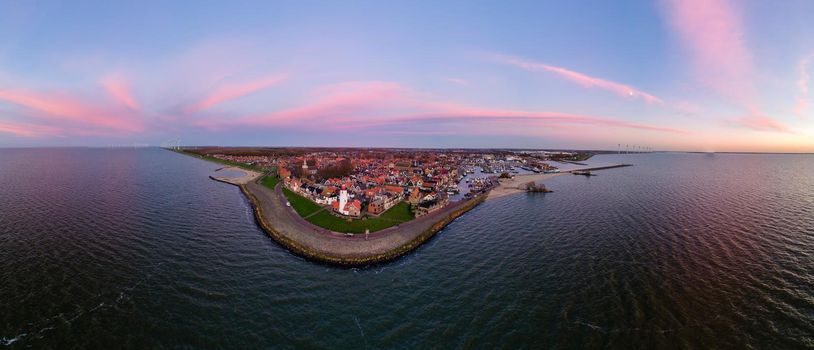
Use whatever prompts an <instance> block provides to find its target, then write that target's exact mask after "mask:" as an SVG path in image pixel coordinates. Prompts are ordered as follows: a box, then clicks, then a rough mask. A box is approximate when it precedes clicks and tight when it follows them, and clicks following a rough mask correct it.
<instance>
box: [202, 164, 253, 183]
mask: <svg viewBox="0 0 814 350" xmlns="http://www.w3.org/2000/svg"><path fill="white" fill-rule="evenodd" d="M221 170H232V171H239V172H241V173H243V176H239V177H231V176H214V175H212V176H210V177H211V178H212V179H213V180H217V181H222V182H226V183H230V184H233V185H245V184H247V183H249V182H251V181H252V180H254V179H256V178H258V177H260V175H262V174H261V173H258V172H256V171H251V170H246V169H242V168H238V167H234V166H228V167H223V168H220V169H218V170H216V171H221Z"/></svg>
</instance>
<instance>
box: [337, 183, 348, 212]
mask: <svg viewBox="0 0 814 350" xmlns="http://www.w3.org/2000/svg"><path fill="white" fill-rule="evenodd" d="M346 205H348V189H347V188H345V185H342V190H341V191H339V212H340V213H342V214H345V215H347V211H346V210H345V206H346Z"/></svg>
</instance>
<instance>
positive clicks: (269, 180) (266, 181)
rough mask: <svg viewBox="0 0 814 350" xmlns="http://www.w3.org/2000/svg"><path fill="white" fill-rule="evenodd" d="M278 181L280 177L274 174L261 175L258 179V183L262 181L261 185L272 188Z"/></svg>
mask: <svg viewBox="0 0 814 350" xmlns="http://www.w3.org/2000/svg"><path fill="white" fill-rule="evenodd" d="M279 182H280V178H278V177H276V176H263V178H262V179H260V183H262V184H263V186H266V187H268V188H270V189H272V190H273V189H274V187H275V186H277V183H279Z"/></svg>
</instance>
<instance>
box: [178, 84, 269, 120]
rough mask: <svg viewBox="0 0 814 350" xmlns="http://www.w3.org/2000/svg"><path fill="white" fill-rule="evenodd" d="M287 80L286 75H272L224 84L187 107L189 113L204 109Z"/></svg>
mask: <svg viewBox="0 0 814 350" xmlns="http://www.w3.org/2000/svg"><path fill="white" fill-rule="evenodd" d="M283 80H285V76H284V75H276V76H270V77H266V78H263V79H259V80H255V81H250V82H247V83H243V84H235V85H226V86H223V87H221V88H219V89H217V90H215V91H214V92H212V93H211V94H209V96H207V97H206V98H205V99H203V100H201V101H198V102H196V103H194V104H193V105H191V106H189V107H187V108H186V111H187V112H188V113H193V112H198V111H202V110H205V109H208V108H211V107H213V106H215V105H218V104H221V103H223V102H226V101H229V100H233V99H236V98H240V97H243V96H246V95H250V94H253V93H255V92H258V91H260V90H264V89H267V88H270V87H272V86H274V85H277V84H279V83H280V82H282V81H283Z"/></svg>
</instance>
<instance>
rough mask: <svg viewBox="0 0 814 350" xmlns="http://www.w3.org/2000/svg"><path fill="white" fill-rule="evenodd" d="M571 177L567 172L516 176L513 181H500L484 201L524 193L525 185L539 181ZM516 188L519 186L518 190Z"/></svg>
mask: <svg viewBox="0 0 814 350" xmlns="http://www.w3.org/2000/svg"><path fill="white" fill-rule="evenodd" d="M565 174H568V175H571V173H569V172H563V173H553V174H529V175H517V176H515V177H514V178H513V179H500V186H498V187H495V188H493V189H492V190H491V191H489V196H488V197H486V200H492V199H495V198H500V197H504V196H508V195H512V194H517V193H525V192H526V189H525V187H523V186H525V184H527V183H529V182H531V181H534V182H537V183H539V182H540V181H544V180H548V179H550V178H553V177H555V176H560V175H565ZM518 186H521V187H520V188H518Z"/></svg>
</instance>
